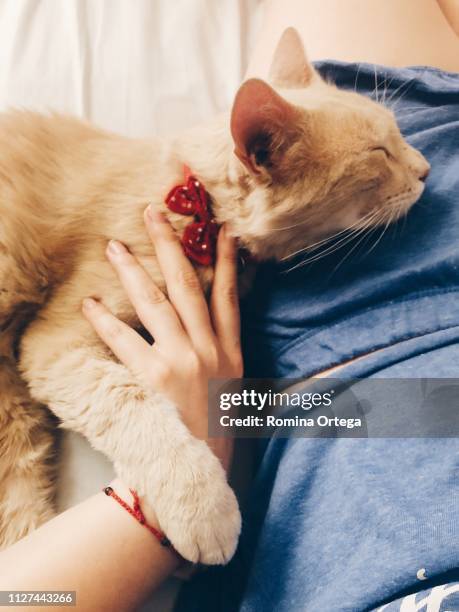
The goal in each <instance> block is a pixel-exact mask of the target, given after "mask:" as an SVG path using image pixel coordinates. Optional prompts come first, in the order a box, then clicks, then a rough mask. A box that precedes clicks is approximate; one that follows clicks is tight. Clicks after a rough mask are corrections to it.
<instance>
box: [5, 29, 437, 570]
mask: <svg viewBox="0 0 459 612" xmlns="http://www.w3.org/2000/svg"><path fill="white" fill-rule="evenodd" d="M270 81H271V85H272V87H271V86H270V85H268V84H267V83H265V82H263V81H260V80H254V79H252V80H249V81H247V82H246V83H244V84H243V85H242V87H241V88H240V90H239V92H238V94H237V96H236V99H235V102H234V105H233V109H232V113H231V118H230V116H229V115H224V116H221V117H219V118H217V119H216V120H214V121H212V122H210V123H209V124H208V125H207V126H204V127H200V128H196V129H194V130H191V131H190V132H189V133H186V134H184V135H183V136H181V137H179V138H177V139H176V140H162V139H153V140H148V141H147V140H145V141H141V140H130V139H127V138H122V137H120V136H116V135H113V134H108V133H106V132H103V131H101V130H99V129H97V128H95V127H92V126H91V125H88V124H86V123H82V122H80V121H77V120H76V119H72V118H68V117H62V116H41V115H37V114H33V113H28V112H11V113H7V114H4V115H3V116H1V118H0V325H1V330H2V336H1V341H0V365H1V369H0V457H1V458H0V541H1V542H2V543H3V545H6V544H10V543H12V542H13V541H15V540H16V539H17V538H19V537H20V536H22V535H24V534H25V533H26V532H27V531H29V530H30V529H33V528H34V527H36V526H37V525H38V524H39V523H40V522H42V521H44V520H45V519H47V518H49V517H50V516H51V515H52V512H53V510H52V502H51V499H52V493H53V486H52V465H53V462H52V449H53V428H54V427H55V425H54V424H53V422H52V420H51V418H50V416H49V414H50V413H48V411H47V409H45V408H44V407H43V406H48V407H49V408H50V410H51V411H52V412H53V413H54V414H55V415H56V416H57V417H58V419H59V420H60V422H61V423H62V426H63V427H65V428H69V429H73V430H75V431H78V432H80V433H82V434H84V435H85V436H86V437H87V438H88V440H89V441H90V442H91V444H92V445H93V446H94V447H95V448H96V449H98V450H100V451H102V452H103V453H105V454H106V455H107V457H109V459H111V460H112V461H113V463H114V464H115V467H116V471H117V473H118V474H119V476H120V477H121V478H122V479H124V480H125V482H126V483H127V484H129V485H130V486H131V487H133V488H135V489H137V490H138V491H139V492H140V493H141V494H145V495H147V497H148V500H149V502H151V504H152V506H153V507H154V508H155V511H156V514H157V517H158V520H159V523H160V525H161V527H162V529H163V530H164V531H165V533H166V534H167V536H168V537H169V538H170V540H171V541H172V543H173V545H174V546H175V548H176V549H177V550H178V551H179V552H180V553H181V554H182V555H183V556H184V557H186V558H187V559H190V560H192V561H198V560H199V561H201V562H204V563H224V562H226V561H227V560H228V559H229V558H230V557H231V556H232V554H233V552H234V549H235V546H236V543H237V538H238V534H239V530H240V515H239V510H238V505H237V502H236V498H235V496H234V494H233V492H232V490H231V489H230V488H229V486H228V484H227V481H226V477H225V473H224V471H223V469H222V467H221V465H220V463H219V462H218V460H217V459H216V458H215V456H214V455H213V454H212V452H211V451H210V450H209V449H208V447H207V445H206V444H205V443H204V442H202V441H198V440H196V439H194V438H193V437H192V436H191V434H190V433H189V432H188V430H187V429H186V428H185V426H184V425H183V424H182V422H181V420H180V417H179V414H178V411H177V409H176V407H175V406H173V405H172V404H171V403H170V402H169V401H168V400H166V399H165V398H164V397H162V396H160V395H159V394H155V393H153V392H152V391H151V390H148V389H146V388H143V387H142V386H141V384H140V383H139V381H138V380H136V378H135V377H134V376H133V375H132V374H131V373H130V372H129V371H128V370H127V369H126V368H125V367H124V366H122V365H121V364H119V363H117V362H116V361H115V359H114V358H113V355H111V354H110V352H109V351H108V350H107V349H106V348H105V347H104V346H103V345H102V344H101V342H100V341H99V340H98V338H97V337H96V336H95V334H94V332H93V331H92V329H90V327H89V325H88V324H87V322H86V321H85V319H84V318H83V317H82V315H81V303H82V300H83V298H84V297H86V296H95V297H98V298H99V299H101V300H102V301H103V302H104V303H105V304H106V305H107V306H108V307H109V308H110V309H111V310H112V311H113V312H114V313H115V314H116V315H117V316H118V317H120V318H122V319H123V320H125V321H127V322H128V323H130V324H131V325H138V323H139V322H138V320H137V317H136V315H135V313H134V312H133V310H132V307H131V305H130V304H129V302H128V301H127V299H126V296H125V294H124V291H123V290H122V289H121V287H120V285H119V283H118V281H117V279H116V277H115V275H114V272H113V270H112V268H111V266H110V265H109V264H108V263H107V261H106V258H105V249H106V245H107V241H108V240H109V239H110V238H116V239H118V240H121V241H123V242H124V243H125V244H127V245H128V246H129V248H130V249H131V251H132V252H133V253H134V254H135V255H136V256H137V257H138V258H139V259H140V260H141V262H142V263H143V264H144V265H145V266H146V268H147V269H148V270H149V272H150V274H151V275H152V277H153V278H154V279H155V281H156V282H157V283H159V284H160V286H164V283H163V281H162V279H161V277H160V273H159V270H158V266H157V264H156V260H155V257H154V255H153V254H152V248H151V244H150V242H149V240H148V237H147V235H146V232H145V229H144V225H143V211H144V209H145V207H146V206H147V204H149V203H151V202H153V203H154V204H156V205H157V206H158V207H160V208H161V209H163V210H164V211H165V212H166V213H167V214H168V217H169V219H170V220H171V222H172V223H173V225H174V227H175V228H176V230H177V232H178V233H179V234H180V233H181V232H182V231H183V229H184V227H185V225H186V224H187V223H188V222H189V221H190V218H189V217H184V216H181V215H177V214H173V213H171V212H170V211H168V210H167V209H166V207H165V205H164V203H163V202H164V198H165V196H166V194H167V192H168V191H169V189H170V188H171V187H172V186H174V185H176V184H178V183H181V182H183V164H184V163H186V164H188V165H189V166H191V168H192V170H193V173H194V174H195V176H196V177H197V178H198V179H200V180H201V181H202V182H203V183H204V184H205V186H206V188H207V190H208V192H209V193H210V194H211V196H212V208H213V212H214V215H215V218H216V219H217V221H218V222H219V223H223V222H226V223H227V224H228V227H229V229H230V231H231V232H232V233H233V234H234V235H235V236H237V237H238V238H239V241H240V243H241V245H242V246H243V247H245V248H247V249H248V250H249V251H250V252H251V253H252V254H253V255H254V256H256V257H257V258H258V259H260V260H263V259H268V258H276V259H280V258H283V257H286V256H289V255H290V254H291V253H293V252H295V251H297V250H300V249H303V248H304V247H306V246H308V245H310V244H312V243H315V242H317V241H318V240H321V239H323V238H324V237H327V236H330V235H331V234H334V233H335V232H338V231H340V230H342V229H344V228H346V227H349V226H353V227H358V226H361V227H366V226H374V225H375V224H381V223H386V222H387V221H388V220H390V219H394V218H396V217H398V216H400V215H401V214H404V213H405V212H406V211H407V210H408V208H409V207H410V206H411V205H412V204H413V203H414V202H415V201H416V200H417V199H418V197H419V196H420V194H421V193H422V190H423V179H424V178H425V176H426V174H427V172H428V167H429V166H428V164H427V162H426V161H425V159H424V158H423V157H422V155H421V154H420V153H418V152H417V151H415V150H414V149H413V148H412V147H410V146H409V145H408V144H407V143H406V142H405V141H404V140H403V138H402V137H401V135H400V132H399V130H398V128H397V126H396V124H395V121H394V118H393V116H392V114H391V113H390V112H389V111H388V110H387V109H385V108H383V107H382V106H379V105H378V104H376V103H374V102H372V101H370V100H369V99H367V98H364V97H362V96H360V95H357V94H355V93H352V92H345V91H340V90H339V89H337V88H335V87H334V86H333V85H330V84H327V83H325V82H324V81H323V80H321V78H320V77H319V75H318V74H317V73H316V72H315V71H314V69H313V68H312V67H311V65H310V64H308V62H307V60H306V58H305V56H304V52H303V49H302V46H301V43H300V41H299V39H298V36H297V35H296V33H295V32H294V31H293V30H287V32H286V33H285V34H284V36H283V38H282V40H281V42H280V43H279V47H278V50H277V51H276V55H275V58H274V62H273V68H272V72H271V79H270ZM273 88H275V89H273ZM198 272H199V276H200V278H201V280H202V282H203V284H204V285H206V286H208V285H209V283H210V282H211V279H212V270H211V269H210V268H205V267H198ZM25 321H30V322H29V323H28V325H27V326H26V327H24V322H25Z"/></svg>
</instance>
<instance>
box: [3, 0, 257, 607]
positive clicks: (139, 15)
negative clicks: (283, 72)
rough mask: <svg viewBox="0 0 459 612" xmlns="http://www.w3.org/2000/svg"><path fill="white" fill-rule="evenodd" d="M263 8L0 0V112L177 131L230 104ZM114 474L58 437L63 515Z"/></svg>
mask: <svg viewBox="0 0 459 612" xmlns="http://www.w3.org/2000/svg"><path fill="white" fill-rule="evenodd" d="M262 4H263V2H262V0H2V1H1V2H0V110H5V109H7V108H9V107H24V108H29V109H34V110H40V111H47V110H57V111H60V112H67V113H72V114H75V115H77V116H80V117H84V118H86V119H89V120H91V121H93V122H94V123H96V124H98V125H100V126H102V127H104V128H107V129H111V130H115V131H117V132H120V133H123V134H126V135H130V136H142V137H145V136H150V135H154V134H167V133H173V132H176V131H179V130H180V129H182V128H184V127H186V126H189V125H193V124H196V123H197V122H201V121H203V120H206V119H207V118H209V117H211V116H212V115H214V114H215V113H217V112H219V111H222V110H224V109H226V108H228V107H229V105H230V104H231V100H232V97H233V95H234V93H235V91H236V89H237V87H238V85H239V84H240V82H241V80H242V78H243V75H244V72H245V69H246V66H247V62H248V54H249V52H250V49H251V47H252V43H253V39H254V33H255V31H256V29H257V27H258V23H259V20H260V13H261V8H262ZM111 476H112V467H111V465H110V464H109V462H108V461H106V460H105V459H104V457H102V455H100V454H99V453H97V452H95V451H93V450H92V449H91V448H90V447H89V444H88V443H87V442H86V440H84V439H83V438H81V437H79V436H77V435H76V434H65V436H64V440H63V447H62V461H61V470H60V478H59V500H58V501H59V508H60V509H64V508H66V507H69V506H71V505H74V504H75V503H77V502H78V501H80V500H82V499H84V498H85V497H87V496H89V495H90V494H92V493H93V492H95V491H97V490H98V489H99V488H100V487H101V486H102V485H103V484H104V483H106V482H107V481H109V479H110V478H111ZM155 609H157V610H162V609H164V608H163V606H162V605H161V606H160V605H156V606H155Z"/></svg>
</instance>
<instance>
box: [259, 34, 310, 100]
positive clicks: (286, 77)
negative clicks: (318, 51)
mask: <svg viewBox="0 0 459 612" xmlns="http://www.w3.org/2000/svg"><path fill="white" fill-rule="evenodd" d="M315 77H318V75H317V72H316V71H315V70H314V67H313V66H312V64H310V63H309V61H308V58H307V56H306V52H305V50H304V46H303V43H302V41H301V38H300V35H299V34H298V32H297V30H295V28H287V29H286V30H284V33H283V34H282V36H281V38H280V40H279V42H278V44H277V47H276V50H275V52H274V56H273V61H272V63H271V68H270V71H269V82H270V83H272V84H273V85H274V86H275V87H285V88H291V89H300V88H302V87H307V86H308V85H309V83H310V82H311V81H312V80H313V79H314V78H315Z"/></svg>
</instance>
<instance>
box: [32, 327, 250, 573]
mask: <svg viewBox="0 0 459 612" xmlns="http://www.w3.org/2000/svg"><path fill="white" fill-rule="evenodd" d="M38 329H39V330H40V331H39V332H38V331H35V332H34V326H33V325H32V327H31V329H30V330H29V331H28V332H27V335H26V337H25V338H24V342H23V358H22V362H21V366H22V370H23V373H24V376H25V378H26V379H27V381H28V382H29V387H30V390H31V392H32V394H33V396H34V397H36V398H38V399H39V400H40V401H42V402H46V403H47V404H48V406H49V407H50V408H51V410H52V411H53V412H54V413H55V414H56V415H57V416H58V417H59V418H60V419H61V420H62V423H63V425H64V427H66V428H70V429H73V430H75V431H78V432H80V433H82V434H83V435H85V436H86V437H87V438H88V440H89V441H90V442H91V444H92V445H93V446H94V448H96V449H97V450H100V451H102V452H103V453H104V454H105V455H106V456H107V457H108V458H109V459H110V460H112V461H113V463H114V464H115V468H116V470H117V472H118V474H119V476H120V477H121V478H122V479H123V480H124V481H125V482H126V484H128V485H129V486H130V487H132V488H135V489H136V490H137V491H138V492H139V494H140V495H145V496H146V497H147V500H148V502H149V503H150V504H151V506H152V507H153V508H154V510H155V513H156V515H157V517H158V521H159V524H160V525H161V528H162V529H163V530H164V532H165V533H166V535H167V536H168V537H169V539H170V540H171V542H172V544H173V545H174V547H175V548H176V550H177V551H178V552H179V553H180V554H181V555H182V556H183V557H185V558H186V559H189V560H190V561H193V562H198V561H199V562H202V563H209V564H214V563H215V564H218V563H225V562H226V561H228V560H229V559H230V558H231V556H232V555H233V553H234V550H235V547H236V544H237V539H238V535H239V531H240V514H239V509H238V504H237V501H236V498H235V496H234V493H233V491H232V489H231V488H230V487H229V485H228V483H227V480H226V475H225V472H224V470H223V468H222V466H221V464H220V462H219V461H218V459H217V458H216V457H215V455H214V454H213V453H212V452H211V450H210V449H209V448H208V446H207V444H205V442H203V441H200V440H197V439H196V438H194V437H193V436H192V435H191V434H190V432H189V431H188V429H187V428H186V427H185V425H184V424H183V423H182V421H181V420H180V417H179V415H178V412H177V410H176V408H175V406H174V405H173V404H171V403H170V402H169V401H168V400H166V399H165V398H164V397H163V396H161V395H159V394H156V393H153V392H151V391H148V390H145V389H143V388H141V387H140V386H139V385H138V383H137V381H136V379H135V378H134V377H133V376H132V374H131V373H130V372H129V370H127V368H125V367H124V366H122V365H120V364H118V363H115V362H113V361H111V360H110V358H109V357H108V355H107V354H106V353H105V350H104V349H103V348H102V347H101V346H100V345H96V344H95V345H93V346H90V345H85V346H82V345H81V342H79V340H78V335H76V336H75V338H74V339H73V342H69V337H68V335H67V336H66V338H65V349H64V350H62V352H60V351H59V345H61V346H63V345H62V337H61V338H59V335H58V334H56V333H55V332H54V333H53V330H52V328H51V326H50V328H49V329H47V328H46V327H45V326H44V324H43V322H41V323H39V324H38ZM42 341H46V344H47V346H48V347H52V351H53V352H52V355H51V356H48V358H46V356H45V355H44V351H43V344H42ZM72 344H73V348H70V346H72Z"/></svg>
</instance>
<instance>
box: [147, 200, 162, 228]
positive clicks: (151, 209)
mask: <svg viewBox="0 0 459 612" xmlns="http://www.w3.org/2000/svg"><path fill="white" fill-rule="evenodd" d="M146 213H147V217H148V220H149V221H151V222H152V223H164V222H165V220H166V219H165V217H164V215H163V213H162V212H161V211H160V210H158V209H157V207H156V206H153V204H150V206H148V207H147V210H146Z"/></svg>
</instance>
